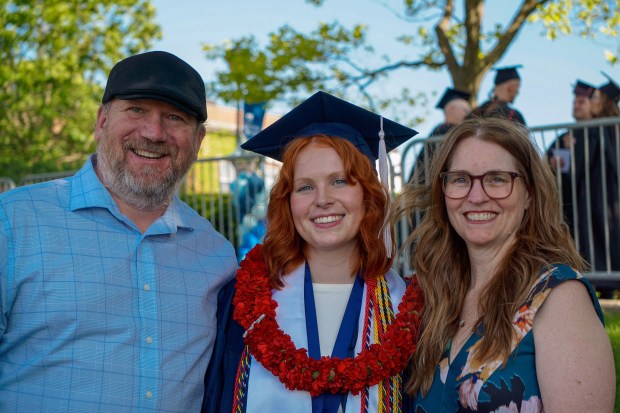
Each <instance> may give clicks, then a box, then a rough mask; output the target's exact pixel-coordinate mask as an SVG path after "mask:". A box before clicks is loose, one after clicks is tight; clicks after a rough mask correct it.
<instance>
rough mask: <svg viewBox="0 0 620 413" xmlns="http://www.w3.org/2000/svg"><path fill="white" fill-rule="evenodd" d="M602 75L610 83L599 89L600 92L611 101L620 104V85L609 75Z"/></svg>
mask: <svg viewBox="0 0 620 413" xmlns="http://www.w3.org/2000/svg"><path fill="white" fill-rule="evenodd" d="M601 73H602V74H603V76H605V77H606V78H607V79H608V80H609V82H607V83H605V84H604V85H603V86H601V87H599V88H598V90H600V91H601V92H602V93H604V94H605V95H607V97H608V98H609V99H611V100H613V101H614V102H616V103H618V101H619V100H620V86H618V84H617V83H616V82H614V80H613V79H612V78H611V77H610V76H609V75H608V74H607V73H605V72H601Z"/></svg>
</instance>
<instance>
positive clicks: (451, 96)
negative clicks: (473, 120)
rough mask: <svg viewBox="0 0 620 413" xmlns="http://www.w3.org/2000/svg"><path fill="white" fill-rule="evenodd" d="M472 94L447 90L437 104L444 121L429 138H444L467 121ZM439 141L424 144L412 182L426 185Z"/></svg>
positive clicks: (412, 173)
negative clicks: (425, 179)
mask: <svg viewBox="0 0 620 413" xmlns="http://www.w3.org/2000/svg"><path fill="white" fill-rule="evenodd" d="M470 99H471V94H470V93H468V92H465V91H462V90H458V89H453V88H451V87H449V88H446V90H445V92H444V93H443V95H442V96H441V99H439V102H437V106H435V107H436V108H437V109H441V110H442V111H443V113H444V121H443V122H442V123H440V124H439V125H437V126H435V127H434V128H433V130H432V131H431V133H430V135H429V138H432V137H434V136H443V135H445V134H446V133H448V131H449V130H450V129H452V128H453V127H454V126H456V125H458V124H460V123H461V122H463V121H464V120H465V118H466V117H467V115H468V114H469V112H470V111H471V105H470V103H469V100H470ZM438 142H439V141H438V140H437V139H430V140H427V141H425V142H424V147H423V148H422V150H420V153H419V154H418V157H417V159H416V162H415V164H414V166H413V171H412V172H411V175H410V179H409V181H410V182H413V181H415V182H420V183H424V177H425V175H426V174H425V171H427V170H428V167H429V165H430V158H431V156H432V154H433V152H434V150H435V149H436V146H437V144H438Z"/></svg>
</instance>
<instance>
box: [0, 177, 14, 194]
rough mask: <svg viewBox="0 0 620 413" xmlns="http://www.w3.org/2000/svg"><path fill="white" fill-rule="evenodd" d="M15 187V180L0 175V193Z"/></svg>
mask: <svg viewBox="0 0 620 413" xmlns="http://www.w3.org/2000/svg"><path fill="white" fill-rule="evenodd" d="M13 188H15V182H13V180H12V179H11V178H5V177H0V194H1V193H2V192H6V191H8V190H9V189H13Z"/></svg>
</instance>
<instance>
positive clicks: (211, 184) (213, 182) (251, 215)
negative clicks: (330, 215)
mask: <svg viewBox="0 0 620 413" xmlns="http://www.w3.org/2000/svg"><path fill="white" fill-rule="evenodd" d="M278 170H279V165H278V164H277V163H276V162H272V161H271V160H268V159H266V158H264V157H262V156H256V155H233V156H223V157H215V158H207V159H198V160H197V161H196V162H195V163H194V165H193V166H192V168H191V170H190V171H189V173H188V174H187V176H186V177H185V179H184V180H183V183H182V184H181V187H180V188H179V196H180V198H181V199H182V200H183V201H184V202H186V203H187V204H188V205H189V206H190V207H192V208H193V209H194V210H196V211H197V212H198V213H199V214H200V215H202V216H203V217H205V218H206V219H208V220H209V221H210V222H211V225H212V226H213V227H214V228H215V229H216V230H217V231H219V232H220V233H221V234H222V235H224V236H225V237H226V238H227V239H228V240H229V241H230V242H231V243H232V244H233V245H235V247H238V246H239V245H240V244H241V241H242V237H243V235H244V233H245V231H247V230H250V229H251V226H252V225H253V224H255V221H256V220H258V219H261V218H264V211H265V210H266V202H267V199H268V198H267V196H266V195H267V194H268V191H269V189H270V188H271V185H272V183H273V180H274V178H275V175H276V174H277V172H278ZM242 177H243V179H241V178H242ZM261 214H262V216H261Z"/></svg>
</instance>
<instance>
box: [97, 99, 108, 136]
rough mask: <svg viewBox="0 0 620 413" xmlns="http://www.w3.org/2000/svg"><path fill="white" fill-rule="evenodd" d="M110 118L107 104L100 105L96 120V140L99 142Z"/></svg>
mask: <svg viewBox="0 0 620 413" xmlns="http://www.w3.org/2000/svg"><path fill="white" fill-rule="evenodd" d="M107 120H108V110H107V108H106V105H101V106H99V109H98V110H97V120H96V121H95V142H97V143H99V141H100V140H101V136H102V131H103V128H104V126H105V123H106V121H107Z"/></svg>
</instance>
